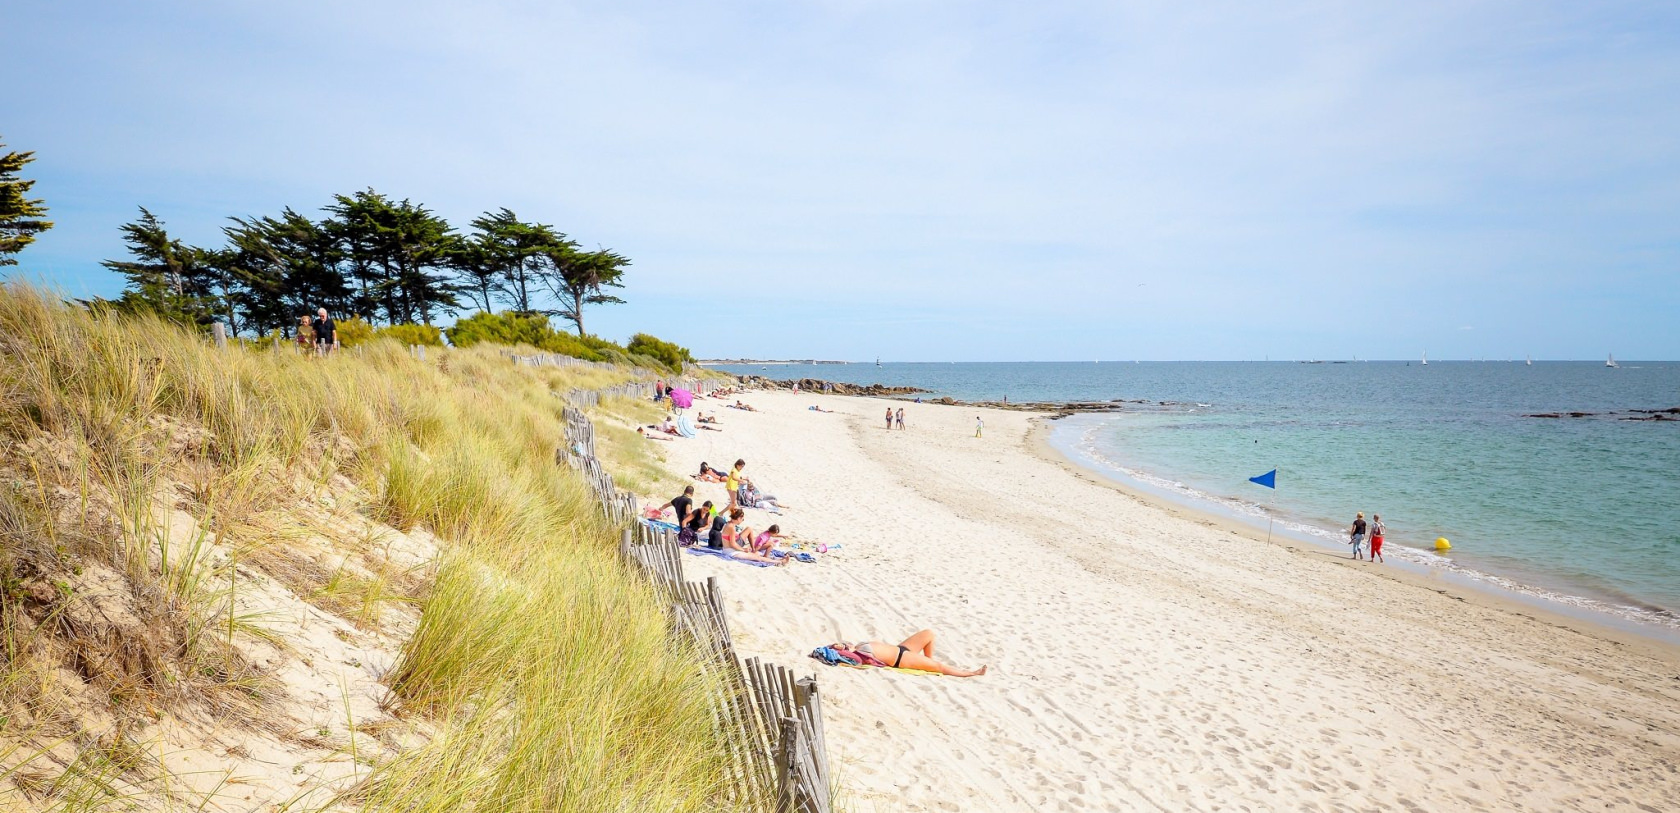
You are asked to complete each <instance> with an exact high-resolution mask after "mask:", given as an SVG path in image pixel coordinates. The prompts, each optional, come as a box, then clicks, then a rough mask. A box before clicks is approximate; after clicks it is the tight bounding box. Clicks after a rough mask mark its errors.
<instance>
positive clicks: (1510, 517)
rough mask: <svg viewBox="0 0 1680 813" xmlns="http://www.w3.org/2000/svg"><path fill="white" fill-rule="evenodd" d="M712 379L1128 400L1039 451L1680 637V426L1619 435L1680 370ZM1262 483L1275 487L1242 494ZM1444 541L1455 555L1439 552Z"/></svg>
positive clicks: (1244, 515)
mask: <svg viewBox="0 0 1680 813" xmlns="http://www.w3.org/2000/svg"><path fill="white" fill-rule="evenodd" d="M716 369H720V370H725V371H728V372H732V373H747V374H757V375H764V376H767V377H770V378H775V379H788V378H806V377H809V378H821V379H826V380H829V381H845V382H849V383H856V384H874V383H879V384H884V385H909V386H915V387H920V388H922V389H926V390H929V391H930V392H929V393H927V394H926V395H923V396H922V397H923V398H937V397H940V396H951V397H953V398H957V399H962V400H970V401H979V400H984V401H1001V400H1003V399H1004V398H1006V397H1007V398H1008V400H1010V401H1012V402H1032V401H1055V402H1071V401H1113V402H1119V403H1120V405H1121V407H1122V411H1120V412H1116V413H1094V414H1080V415H1074V416H1070V417H1067V418H1064V419H1061V420H1058V421H1055V422H1053V423H1052V424H1051V429H1050V433H1049V436H1048V440H1049V442H1050V444H1051V446H1053V447H1054V448H1056V449H1057V450H1059V451H1060V452H1061V453H1062V454H1064V455H1066V456H1067V457H1068V458H1070V459H1071V460H1073V461H1074V462H1076V463H1078V464H1080V465H1082V466H1085V467H1087V468H1089V469H1091V470H1094V471H1096V472H1098V473H1100V474H1102V475H1104V476H1107V477H1110V478H1112V479H1114V480H1116V481H1119V482H1121V483H1123V484H1125V485H1127V486H1129V487H1133V488H1136V489H1139V490H1142V491H1145V492H1149V493H1151V494H1154V495H1156V496H1158V497H1161V498H1165V499H1168V500H1172V501H1175V502H1178V503H1181V504H1183V505H1184V506H1186V507H1189V508H1192V509H1195V510H1199V511H1203V512H1208V513H1214V514H1218V515H1222V516H1225V517H1229V518H1235V519H1238V520H1241V521H1244V522H1248V523H1250V524H1253V525H1255V526H1256V527H1257V528H1258V527H1268V526H1269V527H1270V528H1271V530H1272V532H1273V533H1276V534H1278V535H1281V536H1284V537H1287V538H1291V539H1294V540H1298V541H1302V542H1307V543H1311V544H1315V545H1320V546H1322V547H1323V548H1324V549H1325V550H1327V551H1335V550H1340V551H1341V552H1343V553H1345V552H1346V551H1347V550H1348V549H1347V547H1346V545H1345V541H1346V539H1347V533H1348V526H1349V525H1351V523H1352V521H1353V519H1354V514H1355V512H1359V511H1363V512H1364V513H1365V515H1366V517H1367V518H1369V517H1371V516H1372V515H1373V514H1380V515H1382V519H1383V522H1384V524H1385V525H1386V526H1387V528H1388V537H1387V540H1388V541H1387V543H1386V545H1385V549H1384V553H1385V554H1387V555H1388V556H1389V557H1390V558H1392V559H1394V560H1396V564H1398V565H1400V566H1402V567H1407V566H1409V567H1412V568H1418V569H1423V570H1426V571H1428V572H1429V573H1430V574H1433V575H1440V576H1442V577H1444V578H1449V579H1452V580H1457V581H1466V582H1474V583H1476V584H1478V585H1480V586H1484V587H1487V588H1489V589H1492V590H1496V591H1499V592H1503V593H1507V594H1510V595H1511V596H1514V597H1517V598H1520V599H1523V600H1527V601H1532V602H1535V603H1538V604H1542V605H1549V606H1551V607H1554V608H1557V609H1562V610H1565V611H1578V612H1579V613H1581V614H1586V615H1590V616H1596V617H1599V618H1600V619H1601V620H1609V621H1611V622H1613V623H1615V624H1617V625H1619V626H1625V627H1632V628H1634V629H1635V630H1636V631H1641V632H1651V633H1654V634H1657V636H1658V637H1661V638H1665V639H1669V640H1674V639H1675V638H1676V636H1680V421H1650V420H1629V419H1630V418H1643V417H1648V416H1649V415H1650V413H1643V412H1636V411H1635V410H1661V409H1668V408H1672V407H1680V362H1640V361H1624V362H1620V366H1619V367H1618V368H1614V369H1612V368H1609V367H1607V366H1606V365H1605V363H1604V362H1580V361H1535V362H1533V363H1532V364H1528V363H1525V362H1524V361H1523V360H1517V361H1431V362H1429V363H1428V364H1422V363H1420V360H1414V361H1352V362H1310V363H1301V362H1141V363H1140V362H1132V361H1096V362H1023V363H943V362H940V363H883V364H880V365H879V366H877V365H876V364H875V363H874V362H866V363H852V364H816V365H809V364H771V365H758V364H750V365H717V366H716ZM1571 413H1583V414H1581V415H1579V416H1572V415H1571ZM1534 415H1557V416H1559V417H1530V416H1534ZM1672 417H1680V415H1674V416H1672ZM912 420H913V419H912ZM1273 469H1276V470H1277V477H1276V483H1277V488H1276V489H1275V490H1273V489H1267V488H1264V487H1262V486H1259V485H1255V484H1253V483H1251V482H1250V481H1249V478H1250V477H1254V476H1256V475H1261V474H1263V473H1265V472H1268V471H1271V470H1273ZM1438 538H1445V539H1447V540H1449V541H1450V543H1451V546H1452V547H1451V549H1450V550H1449V551H1446V552H1437V551H1436V550H1435V540H1437V539H1438Z"/></svg>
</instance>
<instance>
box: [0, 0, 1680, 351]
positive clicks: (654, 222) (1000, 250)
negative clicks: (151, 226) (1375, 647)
mask: <svg viewBox="0 0 1680 813" xmlns="http://www.w3.org/2000/svg"><path fill="white" fill-rule="evenodd" d="M0 42H3V43H4V44H3V47H0V75H4V76H7V77H8V78H10V79H11V80H12V81H9V82H8V83H7V87H6V88H5V89H4V90H3V91H0V141H3V142H4V143H5V144H6V145H7V148H8V149H15V150H33V151H35V153H36V156H37V160H36V162H35V163H33V164H31V165H29V166H28V167H27V168H26V170H25V176H26V177H31V178H35V179H36V180H37V181H38V183H37V184H36V186H35V189H34V194H35V195H36V196H37V197H41V198H44V199H45V200H46V202H47V205H48V206H49V207H50V208H51V212H50V217H51V219H53V220H54V221H56V223H57V227H56V228H55V229H53V230H52V231H50V232H47V233H46V234H45V235H43V236H42V237H41V238H40V239H39V241H38V242H37V243H36V244H35V245H34V246H32V247H31V248H29V249H27V250H26V251H25V252H24V253H23V254H22V255H21V256H20V260H21V262H22V266H21V268H20V269H14V270H13V271H12V275H13V276H14V277H17V276H23V277H27V278H30V279H34V280H37V281H46V282H48V283H49V284H51V285H53V286H55V287H57V288H59V289H60V290H62V291H64V292H65V293H67V294H70V295H73V296H79V297H83V296H89V295H112V294H114V293H116V292H117V291H118V290H120V287H121V280H120V279H119V278H117V277H115V276H114V275H112V274H110V273H109V272H106V271H105V270H104V269H103V268H101V267H100V265H99V262H100V261H101V260H105V259H113V258H118V257H120V256H122V254H123V245H122V242H121V239H120V234H119V231H118V227H119V226H120V225H121V224H123V223H125V222H128V221H130V220H133V219H134V217H135V216H136V215H137V213H138V208H137V207H139V206H145V207H147V208H148V209H150V210H151V211H152V212H153V213H154V214H156V215H157V216H158V217H160V218H162V219H163V220H164V221H165V222H166V223H167V224H168V226H169V228H170V230H171V233H172V234H173V235H174V236H177V237H179V238H181V239H183V240H185V241H187V242H189V243H195V244H200V245H218V244H220V242H221V234H220V229H221V227H222V226H223V225H224V224H225V223H226V222H227V218H228V217H230V216H251V215H268V214H277V213H278V212H279V211H280V210H281V209H282V208H283V207H286V206H290V207H293V208H296V209H299V210H300V211H306V212H310V213H317V214H318V210H319V208H320V207H321V206H323V205H325V204H326V203H327V202H329V201H330V199H331V196H332V195H333V194H336V193H349V192H353V191H356V190H360V189H366V188H373V189H375V190H378V191H380V192H383V193H386V194H388V195H391V196H393V197H396V198H408V199H411V200H414V201H417V202H420V203H423V204H425V205H426V206H428V207H430V208H431V209H433V210H434V211H436V212H438V213H440V214H442V215H444V216H445V217H447V218H449V219H450V220H451V222H454V223H456V224H459V225H462V226H464V225H465V224H466V223H467V221H469V220H470V219H472V218H473V217H475V216H477V215H478V214H480V213H482V212H484V211H487V210H494V209H496V208H499V207H503V206H505V207H508V208H510V209H512V210H514V211H515V212H516V213H517V214H518V215H519V216H521V217H522V218H525V219H528V220H536V221H540V222H543V223H549V224H552V225H554V226H555V227H557V228H558V229H560V230H561V231H563V232H566V233H567V234H569V235H570V236H571V237H572V238H573V239H575V240H578V241H579V242H580V243H581V244H582V245H583V246H584V247H586V248H593V247H595V246H604V247H607V248H611V249H613V250H615V251H618V252H619V253H622V254H625V255H627V256H629V257H630V258H631V259H632V261H633V263H634V264H633V265H632V266H631V268H630V269H629V270H628V272H627V277H626V288H625V290H624V291H622V292H620V293H621V295H622V296H623V297H624V298H625V299H626V300H628V304H625V305H617V306H604V307H600V308H597V309H595V310H593V311H591V312H588V313H587V314H586V319H587V322H588V325H589V327H590V328H591V330H592V331H593V332H596V333H598V334H599V335H602V336H605V337H607V338H612V339H617V340H624V339H626V338H627V337H628V336H629V335H630V334H632V333H635V332H638V331H646V332H650V333H653V334H656V335H658V336H660V337H662V338H666V339H669V340H672V341H676V342H678V343H680V344H683V345H685V346H687V347H689V348H691V349H692V350H693V351H694V352H695V354H696V355H698V356H700V357H711V358H715V357H754V358H822V359H849V360H862V359H873V358H876V357H880V358H882V359H886V360H900V361H946V360H953V361H987V360H995V361H1027V360H1086V359H1115V360H1126V359H1134V358H1137V359H1162V360H1175V359H1260V358H1266V357H1270V358H1273V359H1286V358H1301V359H1307V358H1324V359H1337V358H1349V357H1358V358H1374V359H1381V358H1415V357H1417V356H1418V355H1419V354H1421V353H1422V352H1424V351H1425V350H1427V351H1428V353H1429V356H1430V357H1431V358H1432V359H1448V358H1484V357H1485V358H1522V357H1524V356H1525V355H1531V356H1533V357H1534V358H1537V359H1551V358H1582V359H1587V358H1602V357H1603V356H1605V355H1606V354H1607V353H1615V354H1616V356H1617V358H1618V359H1630V360H1632V359H1677V358H1680V135H1677V134H1680V6H1676V5H1675V4H1673V3H1629V2H1615V1H1614V0H1610V1H1609V2H1596V3H1574V2H1568V3H1566V2H1474V1H1470V2H1467V1H1466V0H1454V1H1453V2H1395V3H1339V2H1336V3H1332V2H1313V3H1292V2H1276V3H1196V4H1190V3H1179V2H1161V3H1118V2H1093V3H1079V2H1054V1H1051V2H1036V3H1015V2H995V3H993V2H980V3H961V4H958V3H942V2H917V1H916V0H898V1H897V2H868V1H865V0H859V1H858V2H843V1H842V0H830V1H829V2H796V0H778V1H776V2H728V3H716V2H709V3H694V2H690V3H672V4H659V3H643V2H635V0H630V1H629V2H610V3H563V2H493V1H490V0H483V1H481V2H474V3H465V2H457V3H436V2H427V0H406V1H405V2H382V1H381V0H371V1H369V0H364V1H363V2H356V3H341V2H339V3H327V2H314V1H313V0H291V2H286V3H252V2H226V1H225V0H220V1H219V2H187V1H184V0H183V1H181V2H171V3H131V2H77V0H62V1H61V2H54V3H24V2H21V0H0Z"/></svg>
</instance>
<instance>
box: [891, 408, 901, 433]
mask: <svg viewBox="0 0 1680 813" xmlns="http://www.w3.org/2000/svg"><path fill="white" fill-rule="evenodd" d="M895 418H896V419H897V421H898V428H900V429H903V428H904V407H899V408H898V412H897V413H896V415H895V414H894V412H893V408H892V407H887V428H888V429H891V428H893V421H894V419H895Z"/></svg>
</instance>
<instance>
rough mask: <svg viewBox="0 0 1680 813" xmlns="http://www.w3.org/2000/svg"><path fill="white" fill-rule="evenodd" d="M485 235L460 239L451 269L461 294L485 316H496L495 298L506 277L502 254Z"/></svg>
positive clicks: (452, 252)
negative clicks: (453, 270) (504, 275)
mask: <svg viewBox="0 0 1680 813" xmlns="http://www.w3.org/2000/svg"><path fill="white" fill-rule="evenodd" d="M497 249H498V247H497V246H496V244H495V243H493V242H491V241H490V240H488V239H487V238H486V237H485V235H484V234H483V233H482V232H481V233H478V234H474V235H472V236H471V237H462V238H459V239H457V240H456V241H455V242H454V244H453V245H451V246H450V249H449V260H448V262H449V267H450V268H453V269H455V274H456V277H457V278H458V279H460V281H461V283H460V285H459V286H457V287H458V288H459V289H460V291H461V293H464V294H466V295H467V299H469V300H472V303H473V305H475V306H477V307H479V308H480V309H481V310H483V311H484V312H485V313H492V314H493V313H495V312H496V299H495V294H496V291H497V288H498V285H499V283H500V282H501V279H502V276H503V273H504V272H503V268H502V260H501V252H500V251H498V250H497Z"/></svg>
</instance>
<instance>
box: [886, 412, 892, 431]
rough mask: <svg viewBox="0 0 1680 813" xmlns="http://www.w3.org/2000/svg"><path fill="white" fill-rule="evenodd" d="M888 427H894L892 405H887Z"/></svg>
mask: <svg viewBox="0 0 1680 813" xmlns="http://www.w3.org/2000/svg"><path fill="white" fill-rule="evenodd" d="M887 429H889V430H890V429H892V407H887Z"/></svg>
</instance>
